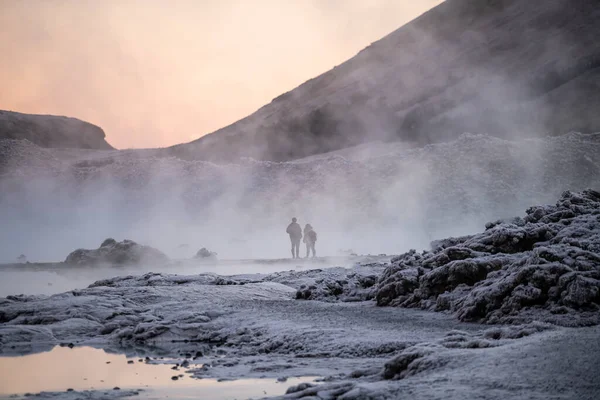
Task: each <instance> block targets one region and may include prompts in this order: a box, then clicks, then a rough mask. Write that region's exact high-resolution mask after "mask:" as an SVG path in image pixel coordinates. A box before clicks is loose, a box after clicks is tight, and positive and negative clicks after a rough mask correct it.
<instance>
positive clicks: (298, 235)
mask: <svg viewBox="0 0 600 400" xmlns="http://www.w3.org/2000/svg"><path fill="white" fill-rule="evenodd" d="M296 221H297V219H296V218H292V223H291V224H289V225H288V227H287V229H286V232H287V234H288V235H290V241H291V242H292V258H300V239H302V228H301V227H300V225H298V222H296Z"/></svg>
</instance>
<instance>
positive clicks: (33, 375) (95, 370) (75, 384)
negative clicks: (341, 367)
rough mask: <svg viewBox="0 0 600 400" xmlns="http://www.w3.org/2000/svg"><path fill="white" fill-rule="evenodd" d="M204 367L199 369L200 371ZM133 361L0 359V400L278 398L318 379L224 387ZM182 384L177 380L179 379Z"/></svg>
mask: <svg viewBox="0 0 600 400" xmlns="http://www.w3.org/2000/svg"><path fill="white" fill-rule="evenodd" d="M198 366H199V365H193V367H198ZM172 368H173V364H154V363H152V362H146V361H145V360H144V359H140V358H127V357H125V356H124V355H120V354H110V353H106V352H104V351H103V350H99V349H96V348H93V347H76V348H73V349H70V348H68V347H58V346H57V347H55V348H53V349H52V350H51V351H49V352H45V353H38V354H32V355H26V356H19V357H0V396H8V395H12V394H24V393H39V392H61V391H66V390H68V389H73V390H76V391H82V390H107V389H110V390H112V389H114V388H115V387H118V388H120V389H143V391H142V392H140V396H139V398H144V399H163V398H169V399H192V398H193V399H198V398H211V399H220V400H221V399H222V400H225V399H248V398H257V397H264V396H276V395H281V394H283V393H285V391H286V390H287V388H288V387H290V386H292V385H297V384H298V383H301V382H311V381H314V379H315V378H314V377H304V378H290V379H288V380H287V381H286V382H277V380H275V379H239V380H234V381H224V382H218V381H217V380H214V379H196V378H192V377H191V376H190V375H189V374H188V373H186V371H187V369H186V368H181V367H180V368H178V370H173V369H172ZM175 378H176V379H175Z"/></svg>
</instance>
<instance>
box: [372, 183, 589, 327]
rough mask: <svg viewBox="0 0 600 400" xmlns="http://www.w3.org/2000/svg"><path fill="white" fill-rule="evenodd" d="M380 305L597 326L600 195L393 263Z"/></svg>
mask: <svg viewBox="0 0 600 400" xmlns="http://www.w3.org/2000/svg"><path fill="white" fill-rule="evenodd" d="M376 299H377V304H378V305H380V306H384V305H392V306H403V307H420V308H426V309H434V310H438V311H441V310H449V311H451V312H454V313H456V315H457V316H458V317H459V319H460V320H463V321H482V322H487V323H521V322H524V321H528V322H529V321H532V320H544V321H548V322H553V323H557V324H560V325H570V326H581V325H589V324H598V323H600V193H599V192H597V191H594V190H584V191H582V192H581V193H573V192H570V191H566V192H564V193H563V194H562V196H561V198H560V199H559V201H558V202H557V203H556V205H553V206H544V207H541V206H540V207H531V208H529V209H528V210H527V211H526V216H525V217H524V218H514V219H512V220H510V221H496V222H492V223H488V224H487V225H486V230H485V231H484V232H482V233H479V234H476V235H472V236H463V237H460V238H449V239H446V240H441V241H436V242H433V243H432V250H431V251H424V252H423V253H422V254H419V253H417V252H416V251H414V250H411V251H410V252H408V253H405V254H403V255H401V256H398V257H396V258H394V259H392V263H391V265H390V266H389V267H388V268H386V270H385V271H384V273H383V274H382V276H381V277H380V279H379V283H378V287H377V292H376Z"/></svg>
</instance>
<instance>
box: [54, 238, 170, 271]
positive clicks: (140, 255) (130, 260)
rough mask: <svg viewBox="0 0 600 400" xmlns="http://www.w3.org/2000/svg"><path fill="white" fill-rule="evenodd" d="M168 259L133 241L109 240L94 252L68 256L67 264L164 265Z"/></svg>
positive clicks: (159, 252)
mask: <svg viewBox="0 0 600 400" xmlns="http://www.w3.org/2000/svg"><path fill="white" fill-rule="evenodd" d="M168 260H169V259H168V257H167V256H166V255H165V254H163V253H162V252H161V251H160V250H157V249H155V248H153V247H150V246H144V245H141V244H138V243H136V242H134V241H133V240H127V239H125V240H123V241H122V242H117V241H116V240H115V239H112V238H108V239H106V240H104V241H103V242H102V244H101V245H100V247H99V248H97V249H94V250H86V249H77V250H75V251H73V252H72V253H71V254H69V255H68V256H67V259H66V260H65V263H67V264H72V265H93V264H117V265H122V264H140V263H164V262H167V261H168Z"/></svg>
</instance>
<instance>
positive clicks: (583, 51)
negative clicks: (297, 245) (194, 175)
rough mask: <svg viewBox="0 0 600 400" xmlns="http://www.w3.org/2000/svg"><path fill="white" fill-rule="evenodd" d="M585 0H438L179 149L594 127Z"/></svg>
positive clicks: (294, 150) (591, 45) (272, 150)
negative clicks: (244, 114)
mask: <svg viewBox="0 0 600 400" xmlns="http://www.w3.org/2000/svg"><path fill="white" fill-rule="evenodd" d="M599 13H600V11H599V10H598V7H597V5H596V3H595V2H594V1H590V0H548V1H544V2H532V1H524V0H494V1H492V0H447V1H445V2H443V3H442V4H440V5H439V6H438V7H435V8H434V9H432V10H430V11H429V12H427V13H425V14H424V15H422V16H421V17H419V18H417V19H415V20H414V21H412V22H410V23H408V24H406V25H405V26H403V27H401V28H399V29H398V30H396V31H394V32H392V33H390V34H389V35H388V36H386V37H384V38H383V39H381V40H379V41H377V42H375V43H373V44H372V45H371V46H369V47H367V48H366V49H364V50H362V51H361V52H359V53H358V54H357V55H356V56H355V57H353V58H351V59H350V60H348V61H346V62H344V63H343V64H341V65H339V66H337V67H335V68H334V69H332V70H330V71H328V72H326V73H324V74H322V75H320V76H318V77H316V78H314V79H311V80H309V81H308V82H306V83H304V84H303V85H301V86H299V87H298V88H296V89H294V90H291V91H290V92H287V93H284V94H282V95H281V96H279V97H277V98H275V99H273V101H272V102H271V103H270V104H267V105H265V106H263V107H262V108H261V109H259V110H258V111H256V112H255V113H254V114H252V115H250V116H248V117H247V118H244V119H242V120H240V121H238V122H236V123H234V124H232V125H230V126H227V127H225V128H222V129H220V130H218V131H216V132H215V133H213V134H209V135H207V136H204V137H202V138H200V139H198V140H196V141H194V142H191V143H188V144H182V145H177V146H173V147H171V148H169V149H168V150H166V153H167V154H171V155H175V156H177V157H180V158H187V159H198V160H210V161H215V162H223V161H224V160H228V161H236V160H237V159H238V158H239V157H244V156H246V157H253V158H257V159H266V160H274V161H286V160H291V159H298V158H302V157H306V156H310V155H313V154H318V153H325V152H329V151H334V150H338V149H341V148H345V147H349V146H353V145H357V144H360V143H365V142H368V141H373V140H403V141H408V142H412V143H417V144H419V145H425V144H430V143H436V142H440V141H445V140H451V139H455V138H457V137H458V136H459V135H460V134H462V133H463V132H481V133H488V134H493V135H496V136H499V137H514V135H517V136H519V137H523V136H528V135H531V134H542V135H547V134H551V135H554V134H562V133H564V132H566V131H569V130H579V131H582V132H587V133H589V132H597V131H600V120H599V119H598V114H597V112H596V111H595V110H596V109H597V108H598V106H599V103H598V96H597V95H596V92H597V91H598V88H599V87H598V82H600V80H599V79H598V77H599V75H598V74H599V73H600V70H599V69H598V67H599V66H600V44H599V43H598V41H597V40H596V38H597V36H598V29H597V28H596V26H597V24H596V23H595V21H596V20H597V19H598V17H599V16H600V15H599Z"/></svg>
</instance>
